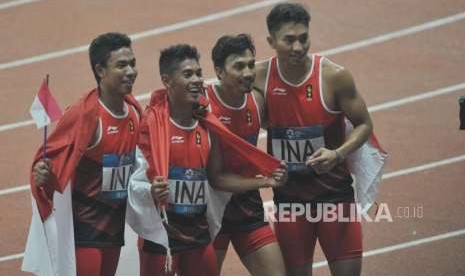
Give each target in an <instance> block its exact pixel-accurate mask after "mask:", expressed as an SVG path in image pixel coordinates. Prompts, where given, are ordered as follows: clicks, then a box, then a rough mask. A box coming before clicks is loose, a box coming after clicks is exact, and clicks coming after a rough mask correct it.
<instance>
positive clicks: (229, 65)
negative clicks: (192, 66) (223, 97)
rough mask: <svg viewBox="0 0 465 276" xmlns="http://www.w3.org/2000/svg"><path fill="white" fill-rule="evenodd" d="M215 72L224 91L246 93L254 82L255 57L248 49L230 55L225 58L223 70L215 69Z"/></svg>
mask: <svg viewBox="0 0 465 276" xmlns="http://www.w3.org/2000/svg"><path fill="white" fill-rule="evenodd" d="M215 70H216V73H217V76H218V78H219V79H220V80H221V84H222V86H224V87H225V88H226V90H233V91H234V90H240V91H241V92H242V93H248V92H250V91H251V89H252V84H253V82H254V80H255V56H254V54H253V53H252V52H251V51H250V50H249V49H247V50H245V51H244V52H243V53H241V54H231V55H229V56H228V57H227V58H226V60H225V62H224V68H221V67H216V68H215Z"/></svg>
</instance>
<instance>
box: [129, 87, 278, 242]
mask: <svg viewBox="0 0 465 276" xmlns="http://www.w3.org/2000/svg"><path fill="white" fill-rule="evenodd" d="M207 104H208V100H207V99H206V98H204V97H202V98H201V105H207ZM168 119H169V104H168V95H167V92H166V91H165V90H158V91H155V92H154V93H153V94H152V98H151V101H150V105H149V107H148V108H147V110H146V111H145V112H144V115H143V117H142V120H141V125H140V133H139V144H138V150H137V151H136V170H135V172H134V173H133V175H132V177H131V181H130V185H129V188H128V208H127V216H126V218H127V222H128V223H129V225H130V226H131V227H132V228H133V229H134V231H135V232H136V233H138V234H139V235H140V236H141V237H142V238H144V239H147V240H150V241H152V242H155V243H157V244H161V245H163V246H165V247H166V248H168V236H167V233H166V230H165V229H164V227H163V225H162V220H161V217H160V214H159V210H158V209H157V208H158V206H155V204H154V202H153V199H152V197H151V194H150V187H151V183H152V182H153V179H154V177H155V176H162V177H164V178H165V179H166V178H167V176H168V165H169V146H170V134H169V120H168ZM199 120H200V123H201V124H202V125H203V126H204V127H206V128H207V129H208V130H209V131H210V132H211V133H213V134H214V135H216V137H217V139H218V140H219V141H221V143H223V144H226V145H228V146H229V147H230V148H231V154H233V155H234V158H236V159H239V160H241V161H242V162H243V163H244V164H247V165H248V166H247V170H246V171H240V172H233V173H236V174H239V175H242V176H246V177H254V176H255V175H257V174H261V175H270V174H271V172H272V171H273V170H275V169H276V168H278V167H279V166H280V162H279V161H278V160H277V159H275V158H274V157H272V156H270V155H268V154H266V153H265V152H263V151H261V150H259V149H257V148H256V147H254V146H252V145H250V144H249V143H248V142H246V141H244V140H243V139H242V138H240V137H238V136H236V135H235V134H233V133H232V132H231V131H230V130H228V129H227V127H225V126H224V125H223V124H222V123H221V122H220V121H219V120H218V119H217V118H216V117H215V116H214V115H213V114H211V113H210V112H207V113H206V114H205V115H204V116H199ZM230 196H231V193H227V192H221V191H217V190H215V189H209V192H208V193H207V220H208V223H209V227H210V235H211V237H212V238H213V237H214V236H215V235H216V234H217V232H218V231H219V229H220V228H221V222H222V217H223V212H224V209H225V207H226V204H227V203H228V201H229V199H230Z"/></svg>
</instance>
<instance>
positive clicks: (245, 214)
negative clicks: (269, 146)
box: [207, 85, 266, 231]
mask: <svg viewBox="0 0 465 276" xmlns="http://www.w3.org/2000/svg"><path fill="white" fill-rule="evenodd" d="M207 97H208V99H209V100H210V106H211V109H212V110H211V111H212V113H213V114H214V115H215V116H216V117H217V118H218V119H219V120H220V121H221V122H222V123H223V124H224V125H225V126H226V127H227V128H228V129H229V130H231V131H232V132H233V133H234V134H236V135H238V136H239V137H241V138H242V139H244V140H246V141H248V142H249V143H251V144H252V145H254V146H256V145H257V139H258V134H259V132H260V114H259V111H258V106H257V103H256V102H255V99H254V97H253V94H251V93H248V94H245V98H244V102H243V104H242V105H241V106H240V107H238V108H235V107H232V106H229V105H227V104H226V103H224V102H223V101H222V100H221V98H220V97H219V95H218V91H217V90H216V88H215V86H214V85H209V86H208V88H207ZM222 147H223V148H224V149H223V150H224V151H225V152H226V153H225V154H224V156H231V154H228V152H229V151H228V149H227V147H225V146H223V145H222ZM225 158H227V157H225ZM224 164H227V168H226V169H229V170H230V171H236V172H237V171H242V170H243V166H245V164H243V163H241V162H238V161H237V159H234V158H227V159H226V160H224ZM263 216H264V210H263V202H262V198H261V197H260V193H259V192H258V190H254V191H248V192H245V193H241V194H234V195H233V196H232V197H231V200H230V201H229V203H228V205H227V206H226V209H225V212H224V217H223V223H222V224H223V228H222V230H223V231H231V230H243V229H255V228H258V227H260V226H262V225H265V224H266V222H265V221H264V219H263Z"/></svg>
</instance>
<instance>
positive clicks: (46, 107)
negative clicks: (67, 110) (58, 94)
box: [29, 76, 62, 128]
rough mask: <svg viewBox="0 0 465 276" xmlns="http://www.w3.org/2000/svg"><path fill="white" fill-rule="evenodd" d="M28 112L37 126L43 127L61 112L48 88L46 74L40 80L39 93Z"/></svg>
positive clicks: (58, 116) (55, 118) (54, 119)
mask: <svg viewBox="0 0 465 276" xmlns="http://www.w3.org/2000/svg"><path fill="white" fill-rule="evenodd" d="M29 112H30V113H31V116H32V118H33V119H34V121H35V123H36V125H37V128H43V127H44V126H46V125H49V124H50V123H51V122H53V121H56V120H58V118H60V116H61V114H62V112H61V109H60V107H59V106H58V104H57V102H56V101H55V99H54V98H53V96H52V93H51V92H50V89H49V88H48V76H47V77H46V78H45V79H44V81H43V82H42V85H41V86H40V89H39V93H37V95H36V96H35V98H34V101H33V102H32V105H31V109H30V110H29Z"/></svg>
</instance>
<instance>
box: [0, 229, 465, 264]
mask: <svg viewBox="0 0 465 276" xmlns="http://www.w3.org/2000/svg"><path fill="white" fill-rule="evenodd" d="M463 235H465V229H460V230H457V231H451V232H446V233H443V234H439V235H435V236H430V237H427V238H422V239H417V240H412V241H408V242H403V243H398V244H393V245H390V246H384V247H380V248H376V249H373V250H369V251H366V252H364V253H363V257H371V256H376V255H381V254H385V253H389V252H393V251H398V250H402V249H406V248H410V247H415V246H419V245H422V244H428V243H431V242H435V241H440V240H445V239H450V238H455V237H460V236H463ZM23 257H24V253H20V254H14V255H9V256H4V257H0V263H1V262H7V261H11V260H16V259H21V258H23ZM327 265H328V262H327V261H321V262H317V263H314V264H313V268H319V267H324V266H327Z"/></svg>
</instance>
